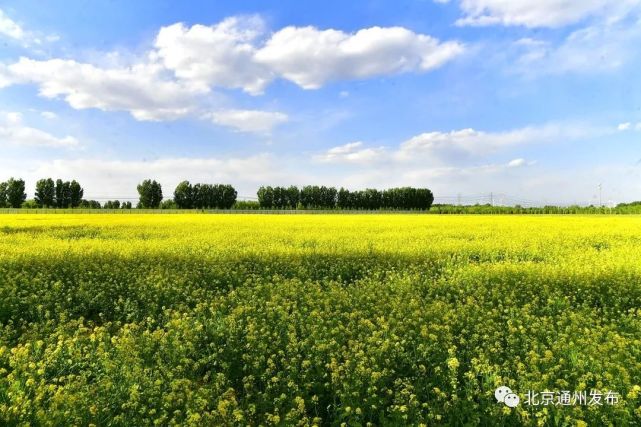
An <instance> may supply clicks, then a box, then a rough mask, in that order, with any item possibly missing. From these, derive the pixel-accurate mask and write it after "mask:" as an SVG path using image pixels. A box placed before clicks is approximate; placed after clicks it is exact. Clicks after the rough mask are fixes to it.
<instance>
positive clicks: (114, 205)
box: [103, 200, 120, 209]
mask: <svg viewBox="0 0 641 427" xmlns="http://www.w3.org/2000/svg"><path fill="white" fill-rule="evenodd" d="M103 208H105V209H120V200H108V201H106V202H105V204H104V205H103Z"/></svg>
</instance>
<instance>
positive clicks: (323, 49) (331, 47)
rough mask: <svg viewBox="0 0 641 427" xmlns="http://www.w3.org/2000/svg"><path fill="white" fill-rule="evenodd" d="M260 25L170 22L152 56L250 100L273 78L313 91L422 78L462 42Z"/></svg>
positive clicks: (238, 20)
mask: <svg viewBox="0 0 641 427" xmlns="http://www.w3.org/2000/svg"><path fill="white" fill-rule="evenodd" d="M264 27H265V25H264V23H263V21H262V20H261V19H260V18H259V17H257V16H250V17H231V18H227V19H225V20H223V21H222V22H220V23H218V24H216V25H212V26H204V25H194V26H192V27H189V28H188V27H186V26H185V25H184V24H180V23H179V24H174V25H171V26H168V27H163V28H161V29H160V31H159V33H158V36H157V37H156V42H155V48H156V50H155V51H154V52H153V53H152V55H151V56H152V58H157V59H159V60H160V61H162V63H163V64H164V65H165V67H167V68H168V69H169V70H172V71H173V72H174V73H175V75H176V76H177V77H178V78H180V79H183V80H185V81H189V82H190V83H192V84H197V85H201V86H204V87H211V86H213V87H216V86H218V87H224V88H241V89H243V90H244V91H246V92H248V93H251V94H254V95H256V94H260V93H262V92H263V90H264V89H265V87H266V86H267V85H268V84H269V83H270V82H271V81H272V80H274V79H275V78H278V77H281V78H285V79H287V80H290V81H292V82H294V83H296V84H298V85H299V86H301V87H303V88H305V89H317V88H319V87H321V86H322V85H324V84H325V83H327V82H329V81H333V80H346V79H363V78H368V77H373V76H381V75H389V74H397V73H402V72H409V71H415V72H426V71H429V70H431V69H434V68H437V67H439V66H441V65H443V64H444V63H446V62H448V61H449V60H451V59H452V58H454V57H455V56H457V55H459V54H460V53H461V52H462V51H463V46H462V45H461V44H460V43H457V42H445V43H441V42H439V41H438V40H437V39H434V38H432V37H429V36H427V35H423V34H416V33H414V32H412V31H410V30H408V29H406V28H402V27H390V28H381V27H371V28H365V29H361V30H359V31H357V32H356V33H352V34H348V33H345V32H343V31H339V30H334V29H327V30H319V29H317V28H314V27H293V26H290V27H286V28H283V29H281V30H279V31H276V32H275V33H273V34H271V35H269V36H267V35H266V34H265V28H264Z"/></svg>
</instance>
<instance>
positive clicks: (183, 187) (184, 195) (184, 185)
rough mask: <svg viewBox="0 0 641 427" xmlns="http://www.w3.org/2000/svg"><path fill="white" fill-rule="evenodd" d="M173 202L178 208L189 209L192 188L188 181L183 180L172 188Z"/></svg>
mask: <svg viewBox="0 0 641 427" xmlns="http://www.w3.org/2000/svg"><path fill="white" fill-rule="evenodd" d="M174 202H176V206H178V208H179V209H191V208H192V206H193V204H194V200H193V189H192V187H191V184H190V183H189V181H183V182H181V183H180V184H178V185H177V186H176V189H175V190H174Z"/></svg>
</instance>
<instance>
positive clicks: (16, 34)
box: [0, 9, 27, 40]
mask: <svg viewBox="0 0 641 427" xmlns="http://www.w3.org/2000/svg"><path fill="white" fill-rule="evenodd" d="M0 35H3V36H6V37H10V38H12V39H16V40H22V39H23V38H25V37H26V36H27V33H26V32H25V31H24V30H23V29H22V27H21V26H20V25H18V24H17V23H16V22H14V21H13V20H11V19H10V18H9V17H8V16H7V15H5V14H4V12H3V11H2V9H0Z"/></svg>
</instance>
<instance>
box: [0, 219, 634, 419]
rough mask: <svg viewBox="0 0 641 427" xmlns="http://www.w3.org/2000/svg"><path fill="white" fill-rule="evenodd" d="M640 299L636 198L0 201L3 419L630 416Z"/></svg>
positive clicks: (0, 401) (0, 410) (0, 390)
mask: <svg viewBox="0 0 641 427" xmlns="http://www.w3.org/2000/svg"><path fill="white" fill-rule="evenodd" d="M640 316H641V217H639V216H607V215H603V216H483V215H478V216H456V215H452V216H436V215H422V214H416V215H358V214H354V215H331V214H327V215H305V214H299V215H268V214H261V215H251V214H248V215H197V214H183V215H155V214H150V215H141V214H135V213H133V214H129V215H109V214H105V215H76V214H67V215H37V214H33V215H11V214H8V215H0V325H1V328H0V424H3V425H4V424H8V425H19V424H24V425H29V424H31V425H89V424H95V425H106V424H111V425H123V426H134V425H135V426H142V425H154V424H155V425H171V424H175V425H259V424H262V425H288V426H289V425H341V423H346V424H345V425H365V424H367V423H372V424H373V425H403V424H409V425H419V424H425V425H434V424H445V425H479V424H480V425H505V426H513V425H519V424H526V425H537V424H542V425H586V424H582V422H585V423H587V425H608V424H612V425H623V424H625V425H630V424H637V425H638V424H641V396H640V395H639V392H641V317H640ZM498 386H508V387H510V388H511V389H512V390H514V391H515V393H517V394H518V395H519V396H520V399H521V404H520V405H519V406H517V407H516V408H513V409H512V408H509V407H507V406H505V405H503V404H499V403H497V402H496V399H495V397H494V390H495V389H496V388H497V387H498ZM593 389H594V390H601V391H603V392H605V391H607V390H611V391H613V392H616V393H618V395H619V396H620V398H619V400H618V402H616V404H606V403H605V402H604V401H602V404H601V405H588V404H586V405H573V406H563V405H551V406H528V405H526V404H525V400H526V393H527V391H528V390H533V391H538V392H542V391H546V390H548V391H554V390H559V391H571V392H573V393H574V392H575V391H576V392H580V391H582V390H586V391H589V390H593Z"/></svg>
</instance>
